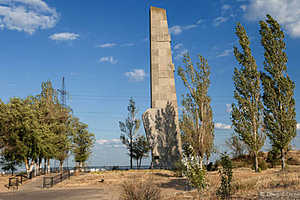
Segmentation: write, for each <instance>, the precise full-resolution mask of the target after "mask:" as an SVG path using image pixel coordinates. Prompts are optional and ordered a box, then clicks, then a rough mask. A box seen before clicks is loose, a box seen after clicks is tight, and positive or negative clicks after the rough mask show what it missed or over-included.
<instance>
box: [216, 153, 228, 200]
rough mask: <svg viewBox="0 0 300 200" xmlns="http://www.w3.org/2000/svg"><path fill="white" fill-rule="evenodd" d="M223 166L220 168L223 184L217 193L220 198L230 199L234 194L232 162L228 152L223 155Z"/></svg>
mask: <svg viewBox="0 0 300 200" xmlns="http://www.w3.org/2000/svg"><path fill="white" fill-rule="evenodd" d="M221 166H222V168H221V169H220V170H219V175H220V178H221V185H220V187H219V188H218V190H217V192H216V195H217V196H218V197H219V198H220V199H230V197H231V195H232V185H231V183H232V162H231V159H230V157H229V156H228V155H227V154H226V153H225V154H222V156H221Z"/></svg>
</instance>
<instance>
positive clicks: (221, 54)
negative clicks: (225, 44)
mask: <svg viewBox="0 0 300 200" xmlns="http://www.w3.org/2000/svg"><path fill="white" fill-rule="evenodd" d="M232 52H233V50H232V49H225V50H224V51H223V52H221V53H220V54H219V55H217V58H219V57H225V56H229V55H230V54H231V53H232Z"/></svg>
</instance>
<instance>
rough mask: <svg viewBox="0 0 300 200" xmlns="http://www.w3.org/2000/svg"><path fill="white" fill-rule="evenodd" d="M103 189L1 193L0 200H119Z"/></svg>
mask: <svg viewBox="0 0 300 200" xmlns="http://www.w3.org/2000/svg"><path fill="white" fill-rule="evenodd" d="M106 193H107V192H105V191H103V189H99V188H98V189H93V188H91V189H64V190H53V189H50V190H48V189H45V190H39V191H31V192H28V191H18V192H9V193H1V194H0V200H82V199H84V200H114V199H117V198H111V197H107V196H110V195H108V194H106Z"/></svg>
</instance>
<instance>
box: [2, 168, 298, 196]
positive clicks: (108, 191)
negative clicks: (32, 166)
mask: <svg viewBox="0 0 300 200" xmlns="http://www.w3.org/2000/svg"><path fill="white" fill-rule="evenodd" d="M233 174H234V181H233V183H232V185H233V191H234V195H233V198H234V199H300V196H297V195H298V193H297V194H296V193H295V194H294V193H293V192H294V191H300V166H289V168H288V170H286V171H285V172H282V171H280V168H273V169H268V170H264V171H262V172H260V173H255V172H253V170H251V169H249V168H238V169H234V173H233ZM102 179H103V180H104V181H103V182H101V180H102ZM207 180H208V184H209V187H208V189H207V190H205V191H203V192H202V193H201V194H199V193H197V191H196V190H189V187H187V184H186V180H185V179H184V178H182V177H176V176H175V174H174V172H172V171H167V170H128V171H104V172H97V173H96V172H94V173H81V174H78V175H77V176H72V177H71V178H70V180H65V181H64V182H62V183H59V184H57V185H55V186H54V187H53V188H51V189H44V190H40V191H32V192H26V191H21V192H11V191H10V192H8V189H7V188H6V187H4V185H5V184H7V183H8V177H0V192H1V193H0V200H8V199H14V200H23V199H24V200H25V199H30V200H31V199H32V200H35V199H36V200H38V199H46V200H47V199H49V200H50V199H57V200H60V199H65V200H69V199H70V200H77V199H78V200H79V199H84V200H94V199H95V200H96V199H99V200H102V199H103V200H105V199H106V200H117V199H119V197H120V193H121V191H122V184H124V182H125V181H126V182H128V181H129V182H130V181H131V182H133V183H137V185H138V184H140V183H141V182H143V181H144V182H147V181H151V182H152V184H153V185H154V186H157V187H158V188H159V189H160V190H161V194H162V199H166V200H173V199H176V200H179V199H180V200H187V199H216V196H215V192H216V190H217V188H218V187H219V184H220V180H219V175H218V172H208V174H207ZM283 191H285V195H289V194H293V195H296V196H294V198H292V197H291V198H289V197H287V196H285V197H282V198H276V196H274V195H277V196H278V195H279V196H280V195H282V192H283ZM278 192H279V193H278ZM260 195H263V196H260ZM268 195H269V196H270V198H269V197H268ZM272 195H273V196H272ZM299 195H300V194H299ZM264 197H265V198H264Z"/></svg>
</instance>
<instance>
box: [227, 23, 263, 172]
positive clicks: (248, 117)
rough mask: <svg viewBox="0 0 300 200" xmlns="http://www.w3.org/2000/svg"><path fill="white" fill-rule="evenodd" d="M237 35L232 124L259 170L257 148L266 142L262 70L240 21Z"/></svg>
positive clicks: (256, 168) (256, 169)
mask: <svg viewBox="0 0 300 200" xmlns="http://www.w3.org/2000/svg"><path fill="white" fill-rule="evenodd" d="M236 35H237V36H238V38H239V43H240V45H241V48H242V50H243V51H242V52H240V51H239V50H238V48H237V47H234V55H235V57H236V60H237V61H238V63H239V64H240V66H241V68H240V69H238V68H234V75H233V81H234V85H235V90H234V98H235V99H236V103H233V104H232V112H231V118H232V125H233V127H234V131H235V132H236V133H237V134H238V135H239V137H240V138H241V140H242V141H243V142H244V143H245V144H246V145H247V146H248V147H249V149H250V151H251V153H253V155H254V166H255V171H256V172H258V158H257V157H258V152H259V150H260V149H261V148H262V146H263V145H264V142H265V134H264V132H263V131H262V130H263V129H262V110H263V105H262V99H261V94H260V91H261V88H260V73H259V72H258V71H257V65H256V61H255V59H254V57H253V56H252V53H251V49H250V41H249V38H248V36H247V33H246V31H245V29H244V27H243V26H242V25H241V24H240V23H238V24H237V26H236Z"/></svg>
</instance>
